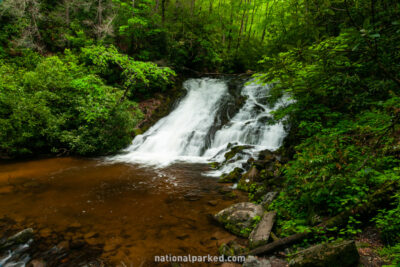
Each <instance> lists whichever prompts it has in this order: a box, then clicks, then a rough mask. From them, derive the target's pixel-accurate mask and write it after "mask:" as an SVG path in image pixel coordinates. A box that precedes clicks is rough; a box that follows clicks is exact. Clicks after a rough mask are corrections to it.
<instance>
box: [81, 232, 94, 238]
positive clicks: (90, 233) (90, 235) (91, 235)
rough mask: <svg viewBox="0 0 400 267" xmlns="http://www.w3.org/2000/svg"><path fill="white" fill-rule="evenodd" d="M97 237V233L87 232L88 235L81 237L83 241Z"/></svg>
mask: <svg viewBox="0 0 400 267" xmlns="http://www.w3.org/2000/svg"><path fill="white" fill-rule="evenodd" d="M97 236H98V234H97V233H95V232H89V233H86V234H85V235H84V236H83V238H85V239H90V238H92V237H97Z"/></svg>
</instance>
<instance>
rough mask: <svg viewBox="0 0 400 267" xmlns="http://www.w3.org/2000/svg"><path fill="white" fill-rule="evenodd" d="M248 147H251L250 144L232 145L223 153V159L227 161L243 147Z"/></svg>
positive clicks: (243, 148)
mask: <svg viewBox="0 0 400 267" xmlns="http://www.w3.org/2000/svg"><path fill="white" fill-rule="evenodd" d="M229 148H230V146H229V145H228V149H229ZM249 148H252V146H234V147H232V148H231V150H230V151H229V152H227V153H225V155H224V157H225V161H229V160H230V159H232V158H233V157H235V156H236V154H238V153H240V152H242V151H243V150H245V149H249Z"/></svg>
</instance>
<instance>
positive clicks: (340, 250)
mask: <svg viewBox="0 0 400 267" xmlns="http://www.w3.org/2000/svg"><path fill="white" fill-rule="evenodd" d="M359 258H360V256H359V254H358V251H357V248H356V245H355V242H354V240H344V241H336V242H332V243H327V244H318V245H315V246H312V247H310V248H307V249H304V250H302V251H300V252H298V253H296V254H295V255H294V257H293V258H292V259H291V260H290V262H289V266H291V267H311V266H312V267H330V266H341V267H351V266H357V264H358V261H359Z"/></svg>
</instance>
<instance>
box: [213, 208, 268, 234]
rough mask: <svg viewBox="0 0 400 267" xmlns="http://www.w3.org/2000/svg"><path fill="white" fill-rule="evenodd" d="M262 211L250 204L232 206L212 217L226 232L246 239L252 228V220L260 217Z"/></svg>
mask: <svg viewBox="0 0 400 267" xmlns="http://www.w3.org/2000/svg"><path fill="white" fill-rule="evenodd" d="M262 214H263V209H262V207H261V206H260V205H256V204H254V203H251V202H242V203H237V204H234V205H232V206H230V207H228V208H226V209H224V210H222V211H220V212H218V213H217V214H216V215H214V218H215V219H216V220H217V221H218V222H219V223H221V224H222V225H223V226H224V227H225V228H226V229H227V230H229V231H230V232H232V233H233V234H236V235H238V236H243V237H248V236H249V234H250V232H251V230H252V229H251V228H252V226H253V218H254V217H256V216H261V215H262Z"/></svg>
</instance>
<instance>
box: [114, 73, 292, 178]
mask: <svg viewBox="0 0 400 267" xmlns="http://www.w3.org/2000/svg"><path fill="white" fill-rule="evenodd" d="M183 87H184V88H185V89H186V90H187V94H186V96H185V97H184V98H183V99H182V100H181V101H180V102H179V104H178V105H177V107H176V108H175V110H173V111H172V112H171V113H170V114H169V115H168V116H166V117H164V118H163V119H161V120H159V121H158V122H157V123H156V124H155V125H154V126H153V127H151V128H150V129H149V130H148V131H147V132H145V133H144V134H142V135H138V136H136V137H135V138H134V140H133V142H132V144H131V145H130V146H129V147H128V148H126V149H125V150H124V151H123V152H122V153H121V154H119V155H117V156H113V157H112V158H109V160H111V161H113V162H127V163H138V164H145V165H151V166H156V167H165V166H168V165H170V164H172V163H175V162H193V163H207V162H219V163H221V162H223V161H224V159H225V158H224V154H225V153H226V152H228V151H229V150H230V149H229V148H228V147H232V146H236V145H248V146H249V148H248V149H245V150H244V151H243V153H241V154H240V156H239V155H237V156H236V157H235V158H233V159H232V160H230V161H229V163H226V164H224V165H222V167H221V168H220V169H218V170H214V171H211V172H209V173H207V175H210V176H220V175H221V174H223V173H228V172H229V171H231V170H233V169H234V168H235V167H241V165H242V164H244V163H245V162H246V161H247V160H248V159H249V158H250V157H251V156H255V155H256V154H257V152H259V151H261V150H264V149H269V150H276V149H278V148H279V147H280V146H281V144H282V141H283V139H284V137H285V135H286V132H285V130H284V127H283V125H282V124H281V123H275V124H271V123H269V121H271V120H270V119H271V112H272V111H274V110H276V109H277V108H279V107H280V106H282V105H285V104H287V103H288V99H287V97H283V98H282V99H280V100H279V101H277V103H275V104H274V105H273V106H270V105H269V103H268V101H267V97H268V92H269V90H270V87H269V86H268V85H260V84H256V83H254V82H249V83H248V84H246V85H244V86H242V88H241V92H240V94H241V96H242V97H243V98H244V99H245V100H244V104H243V106H242V107H241V108H240V109H239V110H238V111H237V113H236V114H234V115H233V116H232V117H231V118H229V116H228V120H227V122H225V123H224V125H222V127H219V129H217V130H215V125H219V124H221V120H222V119H221V117H223V115H225V116H226V114H223V112H226V110H225V109H224V108H222V107H223V106H224V105H225V106H226V104H229V103H228V102H229V101H231V102H232V101H233V100H234V97H233V96H232V95H231V93H230V92H229V90H228V81H226V80H222V79H210V78H202V79H190V80H187V81H186V82H185V83H184V84H183Z"/></svg>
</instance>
